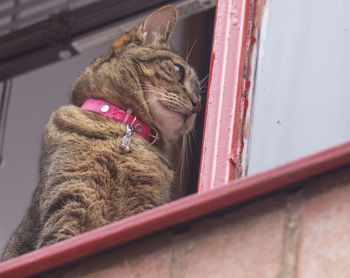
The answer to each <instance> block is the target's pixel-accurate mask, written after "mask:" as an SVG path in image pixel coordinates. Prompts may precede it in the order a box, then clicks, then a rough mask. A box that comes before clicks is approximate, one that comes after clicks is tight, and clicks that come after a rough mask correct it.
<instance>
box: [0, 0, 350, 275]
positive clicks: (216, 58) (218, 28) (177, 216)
mask: <svg viewBox="0 0 350 278" xmlns="http://www.w3.org/2000/svg"><path fill="white" fill-rule="evenodd" d="M249 4H250V1H249V0H236V1H234V0H230V1H226V0H218V5H217V14H216V24H215V34H214V41H213V54H212V60H211V78H210V84H209V96H208V104H207V110H206V122H205V133H204V143H203V150H202V161H201V168H200V169H201V172H200V176H199V193H197V194H193V195H191V196H188V197H185V198H182V199H180V200H177V201H174V202H171V203H169V204H166V205H164V206H161V207H158V208H155V209H152V210H149V211H146V212H144V213H140V214H138V215H135V216H132V217H129V218H126V219H123V220H121V221H118V222H115V223H112V224H109V225H106V226H104V227H101V228H99V229H96V230H93V231H90V232H87V233H84V234H82V235H79V236H77V237H74V238H71V239H69V240H65V241H62V242H59V243H56V244H54V245H51V246H48V247H45V248H42V249H39V250H36V251H34V252H31V253H28V254H25V255H22V256H19V257H17V258H14V259H11V260H9V261H6V262H3V263H0V277H1V278H5V277H26V276H30V275H34V274H38V273H40V272H43V271H47V270H50V269H53V268H55V267H58V266H61V265H63V264H66V263H69V262H72V261H74V260H78V259H81V258H84V257H86V256H89V255H92V254H96V253H98V252H101V251H103V250H106V249H108V248H111V247H116V246H118V245H121V244H125V243H127V242H130V241H132V240H135V239H137V238H140V237H144V236H146V235H149V234H152V233H154V232H156V231H160V230H163V229H165V228H170V227H172V226H174V225H178V224H181V223H184V222H189V221H191V220H193V219H195V218H198V217H200V216H203V215H206V214H208V213H211V212H213V211H217V210H220V209H223V208H226V207H229V206H232V205H234V204H237V203H240V202H242V201H246V200H248V199H251V198H253V197H256V196H259V195H262V194H266V193H268V192H271V191H274V190H277V189H280V188H283V187H286V186H288V185H290V184H293V183H295V182H298V181H302V180H305V179H307V178H310V177H313V176H315V175H318V174H321V173H324V172H326V171H329V170H332V169H335V168H338V167H341V166H343V165H347V164H350V142H348V143H345V144H343V145H339V146H337V147H334V148H331V149H328V150H325V151H323V152H320V153H318V154H315V155H311V156H308V157H306V158H303V159H301V160H298V161H295V162H292V163H289V164H286V165H283V166H280V167H278V168H275V169H272V170H269V171H266V172H264V173H261V174H258V175H253V176H250V177H246V178H242V179H237V180H232V179H233V178H234V177H235V175H236V174H237V161H238V159H239V155H240V148H241V146H240V145H239V144H240V139H239V137H240V129H241V126H242V109H243V108H244V107H243V106H244V102H243V101H242V100H243V97H242V93H243V92H242V88H244V87H245V86H244V84H243V83H244V80H243V71H244V58H245V55H246V53H245V47H246V41H247V37H248V17H249V11H250V8H251V7H250V6H249ZM233 108H234V109H233ZM222 185H225V186H222ZM209 189H211V190H209Z"/></svg>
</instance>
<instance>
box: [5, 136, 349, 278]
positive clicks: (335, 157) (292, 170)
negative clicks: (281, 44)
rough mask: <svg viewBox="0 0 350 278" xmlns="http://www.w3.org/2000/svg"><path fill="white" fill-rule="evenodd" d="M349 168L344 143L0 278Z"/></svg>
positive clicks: (66, 244) (86, 239)
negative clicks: (339, 169) (337, 169)
mask: <svg viewBox="0 0 350 278" xmlns="http://www.w3.org/2000/svg"><path fill="white" fill-rule="evenodd" d="M349 163H350V142H347V143H345V144H342V145H339V146H336V147H334V148H330V149H328V150H325V151H322V152H320V153H317V154H314V155H311V156H308V157H306V158H303V159H300V160H297V161H294V162H291V163H288V164H286V165H283V166H280V167H277V168H275V169H272V170H269V171H266V172H263V173H261V174H257V175H253V176H250V177H246V178H242V179H239V180H235V181H232V182H229V183H227V184H225V185H223V186H221V187H218V188H216V189H213V190H210V191H207V192H203V193H197V194H193V195H191V196H188V197H185V198H182V199H180V200H177V201H174V202H171V203H169V204H166V205H164V206H161V207H158V208H155V209H152V210H149V211H146V212H144V213H140V214H138V215H135V216H132V217H129V218H126V219H124V220H121V221H118V222H115V223H112V224H109V225H106V226H104V227H101V228H99V229H96V230H93V231H91V232H87V233H84V234H82V235H79V236H77V237H74V238H72V239H68V240H65V241H62V242H59V243H56V244H54V245H51V246H49V247H45V248H42V249H39V250H36V251H34V252H31V253H28V254H25V255H22V256H20V257H17V258H14V259H11V260H9V261H6V262H3V263H1V264H0V277H2V278H4V277H23V276H29V275H33V274H37V273H40V272H42V271H46V270H49V269H52V268H54V267H57V266H61V265H63V264H66V263H68V262H72V261H74V260H77V259H81V258H83V257H86V256H88V255H91V254H94V253H97V252H100V251H103V250H105V249H107V248H111V247H116V246H118V245H121V244H124V243H127V242H130V241H132V240H135V239H137V238H140V237H143V236H146V235H150V234H152V233H154V232H157V231H160V230H163V229H165V228H169V227H172V226H174V225H178V224H181V223H184V222H189V221H192V220H194V219H196V218H198V217H200V216H203V215H206V214H208V213H211V212H214V211H217V210H220V209H224V208H226V207H229V206H232V205H235V204H238V203H241V202H243V201H246V200H248V199H251V198H253V197H256V196H259V195H262V194H266V193H269V192H272V191H275V190H277V189H282V188H285V187H286V186H288V185H290V184H293V183H295V182H300V181H302V180H305V179H308V178H311V177H313V176H316V175H319V174H322V173H325V172H327V171H330V170H333V169H335V168H339V167H341V166H344V165H346V164H349Z"/></svg>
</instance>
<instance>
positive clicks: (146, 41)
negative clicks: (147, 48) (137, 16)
mask: <svg viewBox="0 0 350 278" xmlns="http://www.w3.org/2000/svg"><path fill="white" fill-rule="evenodd" d="M176 21H177V9H176V8H175V7H174V6H172V5H168V6H165V7H163V8H160V9H159V10H157V11H155V12H153V13H152V14H151V15H149V16H148V17H147V18H146V19H145V20H144V21H143V22H142V23H141V24H140V25H139V28H138V35H139V39H140V40H141V42H142V44H143V45H151V44H153V43H164V42H168V41H169V39H170V37H171V35H172V33H173V31H174V28H175V24H176Z"/></svg>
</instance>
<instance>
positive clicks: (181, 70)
mask: <svg viewBox="0 0 350 278" xmlns="http://www.w3.org/2000/svg"><path fill="white" fill-rule="evenodd" d="M174 70H175V73H176V76H177V80H179V82H181V83H183V80H184V76H185V69H184V68H183V66H181V65H179V64H174Z"/></svg>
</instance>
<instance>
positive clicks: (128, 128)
mask: <svg viewBox="0 0 350 278" xmlns="http://www.w3.org/2000/svg"><path fill="white" fill-rule="evenodd" d="M135 120H136V117H135V118H134V120H133V121H132V123H131V124H127V125H126V134H125V135H124V137H123V141H122V145H121V146H122V147H123V148H124V149H126V150H127V151H129V150H130V148H129V145H130V141H131V139H130V136H131V134H132V133H133V132H134V130H133V128H132V125H133V124H134V122H135Z"/></svg>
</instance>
